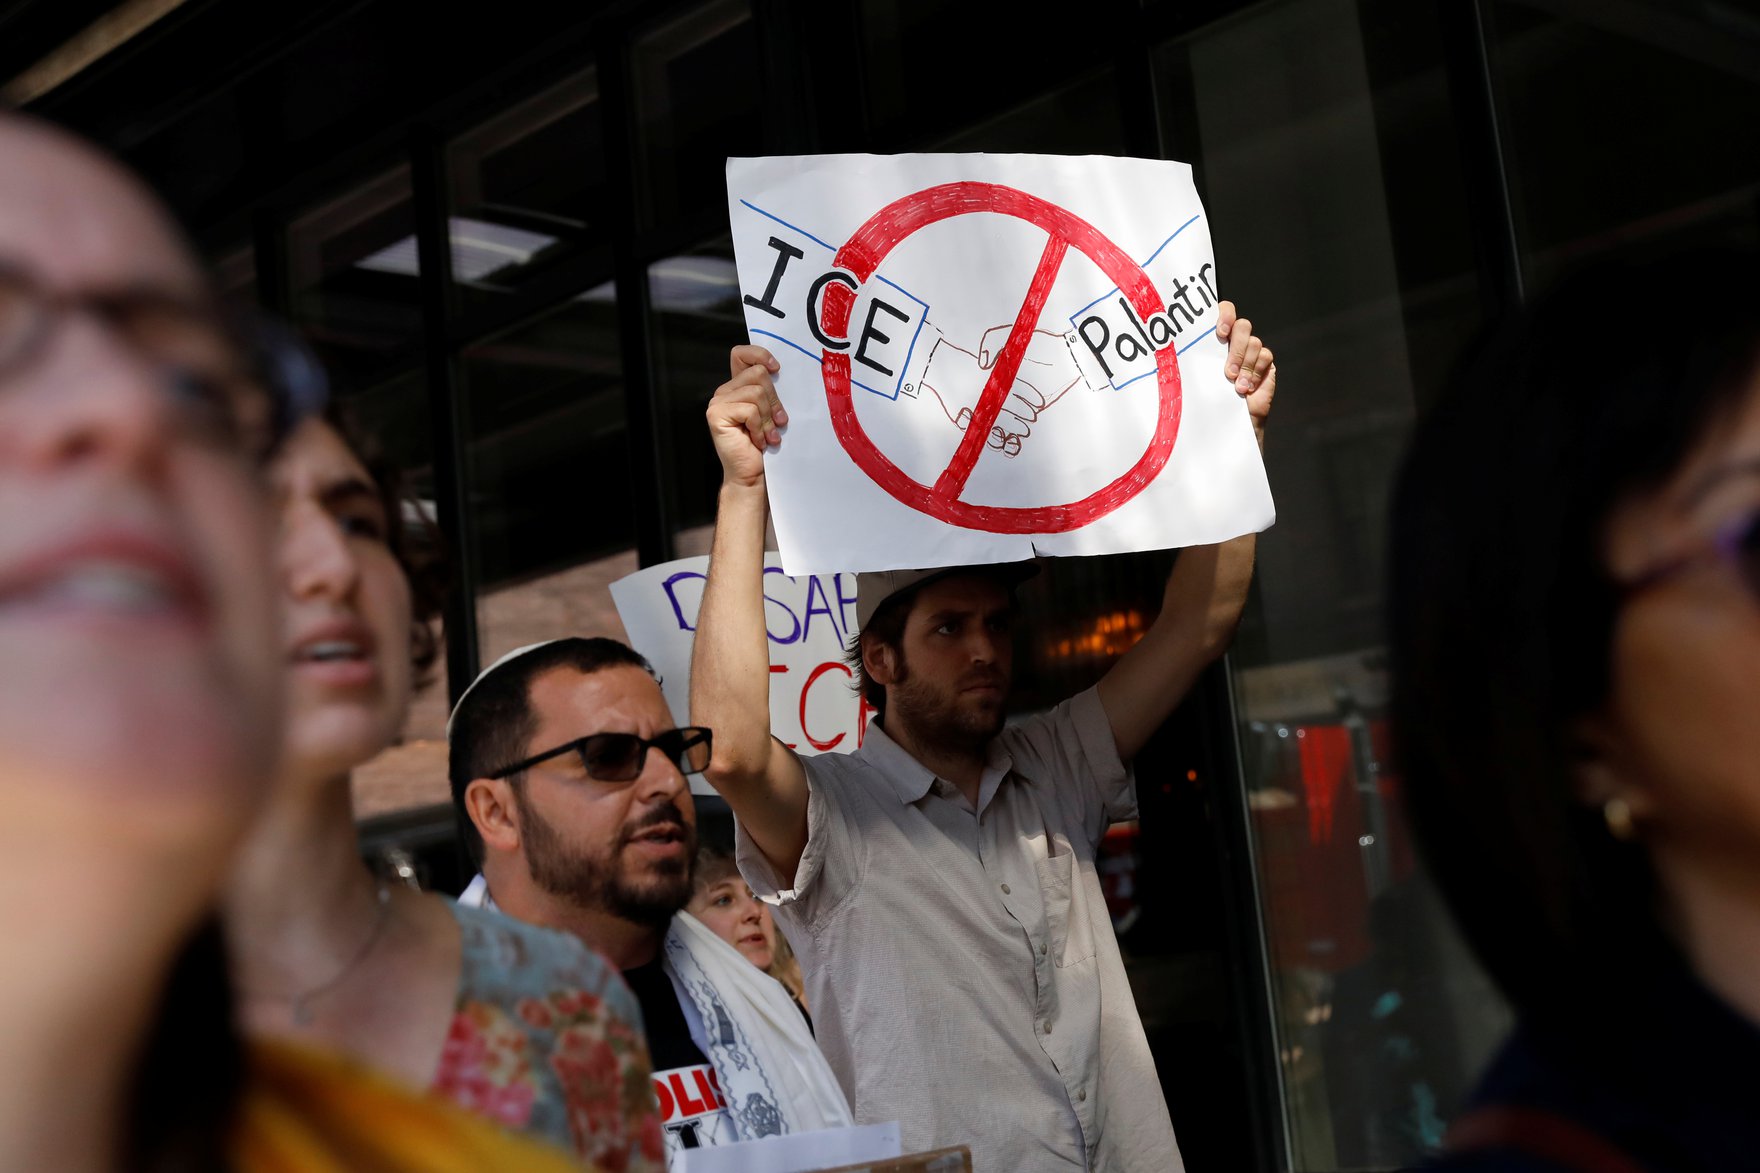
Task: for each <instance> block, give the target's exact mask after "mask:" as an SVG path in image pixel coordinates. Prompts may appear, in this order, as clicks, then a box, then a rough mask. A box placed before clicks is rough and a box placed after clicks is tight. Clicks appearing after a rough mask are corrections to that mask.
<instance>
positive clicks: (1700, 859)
mask: <svg viewBox="0 0 1760 1173" xmlns="http://www.w3.org/2000/svg"><path fill="white" fill-rule="evenodd" d="M1757 275H1760V260H1757V259H1756V257H1755V256H1754V255H1752V254H1747V253H1717V254H1697V255H1693V256H1688V257H1682V258H1677V259H1674V260H1668V261H1662V262H1654V263H1647V264H1603V265H1600V266H1597V267H1595V268H1594V269H1592V270H1588V271H1584V272H1582V273H1579V274H1578V275H1576V276H1575V277H1573V278H1570V279H1568V280H1567V281H1565V282H1564V283H1563V284H1562V285H1561V286H1560V287H1559V288H1558V289H1556V290H1555V291H1554V292H1553V293H1552V294H1550V295H1549V296H1548V297H1546V298H1545V299H1543V300H1542V301H1541V302H1540V303H1539V304H1537V305H1536V306H1535V307H1534V308H1533V309H1532V310H1531V311H1530V312H1528V313H1527V314H1526V315H1525V316H1524V317H1523V319H1522V320H1521V321H1520V322H1519V323H1518V324H1516V325H1515V326H1514V327H1512V328H1511V329H1509V330H1507V331H1505V332H1504V333H1503V334H1502V335H1501V336H1499V337H1498V338H1496V339H1495V340H1494V341H1493V342H1492V343H1491V345H1489V346H1488V347H1487V348H1486V349H1485V350H1484V352H1483V353H1482V354H1481V356H1480V357H1479V359H1478V361H1477V362H1476V363H1475V364H1474V365H1473V366H1472V367H1471V368H1470V369H1469V370H1468V371H1467V373H1466V374H1465V375H1464V376H1463V377H1462V378H1461V379H1460V380H1459V381H1458V382H1457V384H1456V385H1455V386H1454V387H1453V388H1452V390H1451V391H1450V393H1449V394H1448V395H1447V396H1446V398H1445V399H1444V401H1443V402H1441V403H1440V404H1438V405H1437V407H1436V408H1435V409H1434V410H1433V411H1432V412H1431V413H1430V415H1429V417H1428V418H1427V419H1426V420H1425V421H1424V423H1423V425H1422V426H1421V427H1420V429H1419V432H1418V435H1417V436H1416V438H1415V441H1414V444H1413V448H1412V451H1411V454H1410V456H1409V458H1408V460H1407V462H1406V465H1405V468H1404V471H1403V473H1402V475H1401V478H1400V482H1399V485H1398V489H1397V491H1396V494H1395V501H1396V505H1395V510H1394V527H1393V549H1392V553H1391V559H1392V592H1391V608H1392V650H1393V671H1394V702H1393V703H1394V719H1395V728H1396V733H1397V736H1398V740H1399V751H1400V757H1401V763H1402V766H1403V769H1404V771H1405V776H1406V778H1407V780H1408V786H1409V801H1410V806H1411V811H1412V817H1413V822H1414V825H1415V828H1416V830H1417V831H1418V833H1419V835H1420V837H1421V839H1422V841H1423V845H1424V848H1425V851H1426V855H1427V856H1428V859H1429V861H1430V864H1431V867H1432V869H1433V870H1434V873H1435V875H1436V878H1437V880H1438V882H1439V884H1440V885H1441V887H1442V889H1443V891H1444V893H1445V894H1446V895H1447V897H1448V899H1449V901H1450V903H1451V904H1452V906H1453V909H1454V912H1455V914H1456V916H1457V917H1458V918H1459V920H1460V922H1461V925H1462V927H1463V928H1464V929H1465V931H1466V934H1467V937H1468V939H1469V940H1470V941H1471V943H1472V944H1473V946H1474V947H1475V949H1476V950H1477V952H1478V954H1479V956H1480V958H1481V959H1482V960H1483V961H1484V963H1485V965H1486V967H1487V968H1488V969H1489V970H1490V972H1491V974H1492V975H1493V977H1495V978H1496V980H1497V981H1498V983H1499V984H1500V986H1501V987H1502V988H1503V990H1504V992H1505V993H1506V994H1507V995H1508V997H1509V998H1510V1000H1511V1002H1512V1003H1513V1004H1514V1005H1515V1007H1516V1009H1517V1011H1518V1012H1519V1014H1520V1026H1519V1028H1518V1030H1517V1032H1516V1034H1515V1036H1514V1037H1513V1039H1512V1040H1511V1041H1510V1042H1509V1043H1508V1045H1507V1046H1506V1048H1505V1049H1504V1051H1503V1053H1502V1055H1501V1056H1500V1057H1499V1058H1498V1059H1497V1061H1496V1062H1495V1063H1494V1064H1493V1066H1492V1068H1491V1069H1490V1071H1489V1073H1488V1074H1487V1076H1486V1078H1485V1080H1484V1083H1483V1085H1482V1086H1481V1088H1480V1090H1479V1092H1478V1094H1477V1096H1476V1098H1475V1102H1474V1104H1473V1105H1472V1106H1471V1107H1469V1109H1468V1110H1467V1112H1466V1113H1465V1114H1464V1115H1463V1116H1461V1117H1460V1118H1459V1119H1458V1120H1457V1121H1456V1123H1455V1127H1454V1129H1453V1130H1452V1132H1451V1137H1450V1143H1449V1146H1448V1147H1449V1150H1450V1155H1448V1156H1447V1157H1445V1158H1444V1160H1443V1161H1442V1163H1441V1166H1440V1167H1442V1168H1446V1169H1449V1170H1477V1169H1511V1170H1516V1169H1536V1170H1539V1169H1552V1170H1556V1169H1561V1168H1562V1169H1597V1170H1607V1171H1610V1173H1614V1171H1618V1170H1631V1169H1647V1170H1699V1169H1704V1170H1710V1169H1734V1168H1743V1167H1748V1166H1751V1165H1752V1164H1753V1162H1754V1160H1755V1157H1754V1154H1755V1153H1756V1152H1760V1111H1756V1110H1755V1106H1754V1104H1755V1098H1756V1092H1760V1075H1757V1073H1760V1026H1757V1024H1760V279H1757ZM1676 306H1678V307H1679V308H1678V309H1676V308H1674V307H1676ZM1652 310H1655V311H1656V312H1655V313H1652V312H1651V311H1652Z"/></svg>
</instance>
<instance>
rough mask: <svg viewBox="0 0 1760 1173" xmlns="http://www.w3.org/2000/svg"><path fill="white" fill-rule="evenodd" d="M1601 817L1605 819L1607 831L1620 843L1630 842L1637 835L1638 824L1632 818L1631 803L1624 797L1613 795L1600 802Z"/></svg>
mask: <svg viewBox="0 0 1760 1173" xmlns="http://www.w3.org/2000/svg"><path fill="white" fill-rule="evenodd" d="M1601 817H1602V818H1603V819H1605V820H1607V833H1608V834H1609V835H1612V836H1613V837H1614V838H1615V839H1618V840H1619V841H1620V842H1621V843H1630V842H1631V841H1632V840H1634V839H1636V838H1637V837H1638V824H1637V821H1636V820H1635V819H1633V818H1632V805H1631V803H1629V802H1627V801H1626V800H1625V799H1623V798H1620V797H1618V796H1615V797H1613V798H1610V799H1608V800H1607V801H1606V802H1604V803H1602V804H1601Z"/></svg>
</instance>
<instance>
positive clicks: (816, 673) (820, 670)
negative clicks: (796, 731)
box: [801, 660, 849, 753]
mask: <svg viewBox="0 0 1760 1173" xmlns="http://www.w3.org/2000/svg"><path fill="white" fill-rule="evenodd" d="M833 668H835V669H837V670H838V671H839V672H842V673H843V674H844V676H845V677H846V678H847V677H848V676H849V667H848V665H845V664H840V663H838V662H837V661H836V660H827V661H825V662H824V663H823V664H821V665H819V666H818V667H817V668H815V669H813V671H812V674H811V675H809V676H808V677H807V683H806V685H805V686H804V687H803V688H802V689H801V732H802V733H805V734H806V735H807V740H808V741H809V742H811V743H812V746H813V748H814V749H816V750H818V751H819V752H820V753H825V752H827V751H829V750H833V749H836V748H837V743H838V742H840V741H842V740H843V734H841V733H839V734H838V735H837V736H836V737H833V738H832V739H831V740H830V741H820V740H819V739H818V738H817V737H814V736H813V733H812V731H811V730H810V729H808V728H807V694H808V693H810V692H812V691H813V682H814V681H816V680H818V679H819V677H821V676H823V675H825V673H827V672H829V671H831V670H832V669H833Z"/></svg>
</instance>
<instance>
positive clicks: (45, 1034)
mask: <svg viewBox="0 0 1760 1173" xmlns="http://www.w3.org/2000/svg"><path fill="white" fill-rule="evenodd" d="M267 355H268V351H266V350H261V351H260V350H258V349H257V348H255V347H251V346H248V345H247V344H246V342H245V340H244V339H242V338H241V337H240V336H239V335H238V334H237V333H236V332H234V331H233V330H231V329H229V328H228V326H227V324H226V322H225V321H224V319H223V317H222V315H221V314H220V313H219V312H218V311H217V309H216V307H215V305H214V302H213V299H212V297H211V295H210V292H209V290H208V287H207V285H206V282H205V281H204V280H203V278H202V276H201V273H200V270H199V269H198V267H197V266H196V264H195V262H194V260H193V258H192V256H191V254H190V252H189V250H188V248H187V246H185V244H184V243H183V242H182V240H181V239H180V238H179V237H178V235H177V232H176V231H175V229H174V228H173V227H172V226H171V223H170V221H169V219H168V218H167V217H166V215H165V214H164V212H163V211H162V210H161V209H160V208H159V206H158V204H157V203H156V202H155V201H154V200H153V199H152V197H151V196H149V195H148V194H147V193H146V192H145V191H144V190H143V189H142V188H141V187H140V185H139V184H138V183H136V182H135V181H134V180H133V179H132V178H131V177H129V176H128V175H127V174H125V173H124V172H123V171H122V170H121V169H120V168H118V167H117V166H116V165H115V164H113V163H111V162H110V161H109V160H107V159H105V158H103V157H102V156H100V155H99V154H97V153H96V152H95V151H93V150H92V149H90V148H89V147H86V146H84V145H83V144H81V143H79V142H77V141H76V140H74V139H72V138H71V137H69V136H67V135H64V134H61V133H58V132H56V131H53V130H50V129H48V128H47V127H45V126H43V125H41V124H38V123H34V122H30V121H27V120H25V119H21V118H17V117H13V116H9V115H4V114H0V664H4V665H5V669H6V670H5V672H4V673H0V798H3V799H4V803H5V807H6V812H7V818H6V820H5V822H4V825H3V826H0V881H3V882H4V884H5V886H6V888H7V890H8V892H9V893H10V896H9V898H8V899H7V900H6V901H4V902H3V903H0V938H3V939H4V940H5V942H6V950H7V952H6V965H5V966H3V967H0V1055H4V1056H5V1062H6V1070H5V1074H4V1075H3V1076H0V1169H8V1170H13V1169H17V1170H54V1171H55V1173H99V1171H104V1173H108V1171H111V1170H116V1169H119V1168H120V1169H140V1170H158V1169H164V1170H177V1171H178V1173H184V1171H206V1170H216V1169H221V1168H230V1169H239V1170H245V1171H247V1173H252V1171H256V1170H270V1169H274V1170H285V1169H300V1170H314V1171H316V1170H341V1169H366V1168H372V1169H378V1170H385V1171H388V1173H390V1171H397V1173H415V1171H418V1170H423V1171H430V1173H438V1171H442V1170H447V1171H452V1170H457V1171H462V1170H465V1169H471V1168H485V1167H492V1166H496V1165H499V1167H508V1166H509V1165H510V1164H512V1163H518V1165H519V1167H522V1168H528V1169H533V1170H540V1169H552V1168H560V1167H562V1165H561V1158H560V1157H552V1156H550V1154H549V1153H548V1152H546V1151H544V1150H540V1149H538V1148H536V1147H534V1146H529V1145H527V1144H525V1143H523V1142H517V1141H516V1140H515V1139H514V1138H510V1137H507V1136H505V1135H504V1134H502V1133H500V1132H499V1131H498V1130H495V1129H492V1128H490V1127H489V1126H486V1125H484V1124H482V1123H480V1122H479V1121H477V1120H476V1119H475V1118H473V1117H470V1116H467V1115H465V1114H463V1113H461V1112H457V1111H455V1110H452V1109H450V1108H449V1107H447V1106H445V1105H438V1104H432V1103H429V1102H426V1101H422V1100H418V1099H416V1098H414V1097H412V1096H409V1095H407V1094H405V1093H404V1092H402V1091H400V1090H398V1089H396V1088H394V1087H392V1086H391V1085H389V1084H386V1083H382V1082H380V1081H379V1080H377V1079H375V1078H374V1077H372V1076H369V1075H366V1074H364V1073H362V1072H360V1071H359V1070H357V1069H355V1068H354V1067H353V1066H351V1065H348V1064H344V1063H341V1062H338V1061H336V1060H334V1059H332V1058H329V1057H327V1056H324V1055H321V1054H317V1053H311V1052H307V1051H304V1050H303V1049H296V1048H289V1047H285V1046H272V1045H271V1046H252V1047H249V1048H246V1047H244V1046H241V1044H240V1042H239V1040H238V1038H237V1036H236V1035H235V1034H234V1032H233V1028H232V1022H231V1009H232V1007H231V1002H230V999H229V996H228V986H227V981H226V971H225V960H224V953H223V949H222V946H221V943H220V937H219V934H218V932H217V930H215V929H214V927H213V923H212V919H211V914H212V910H213V907H214V902H215V898H216V895H217V892H218V890H219V887H220V885H221V883H222V881H223V879H224V877H225V875H226V871H227V867H228V865H229V864H230V862H231V860H232V856H233V854H234V850H235V848H236V847H237V845H238V843H239V841H240V839H241V837H242V835H243V833H244V830H245V827H246V824H247V822H248V820H249V819H250V817H251V815H252V814H253V812H254V811H255V809H256V807H257V805H258V803H259V801H260V799H261V798H262V795H263V791H264V786H263V785H262V783H263V782H264V781H266V780H267V778H268V777H269V775H270V773H271V770H272V764H273V760H274V757H275V754H276V751H277V748H278V746H279V744H280V733H281V695H280V694H281V677H282V665H281V657H280V655H279V653H278V648H279V642H280V628H279V618H278V616H277V614H276V609H275V606H274V600H275V593H274V583H273V581H272V573H271V571H270V567H271V566H272V564H273V562H272V559H271V557H270V528H271V527H270V521H269V517H268V513H267V509H266V508H265V501H264V497H263V494H262V491H261V485H262V482H261V468H262V461H263V459H264V457H265V456H266V454H267V453H268V452H269V451H270V450H271V449H272V447H273V446H274V443H275V441H276V440H277V439H278V438H279V437H280V436H281V435H284V434H285V431H286V428H287V426H288V425H289V424H290V422H291V421H292V420H294V419H296V418H297V417H298V415H299V414H300V412H301V411H302V410H309V409H310V408H311V407H312V406H313V403H312V401H311V400H312V396H310V395H302V394H301V393H300V392H301V389H302V388H303V389H305V390H306V391H310V390H311V389H312V384H310V383H302V382H300V381H297V380H291V379H280V378H276V377H274V376H273V375H272V374H271V368H272V367H274V365H275V364H272V363H260V362H257V361H253V360H254V359H256V358H258V357H265V356H267ZM283 357H287V356H286V354H285V352H284V353H283ZM283 369H285V368H283Z"/></svg>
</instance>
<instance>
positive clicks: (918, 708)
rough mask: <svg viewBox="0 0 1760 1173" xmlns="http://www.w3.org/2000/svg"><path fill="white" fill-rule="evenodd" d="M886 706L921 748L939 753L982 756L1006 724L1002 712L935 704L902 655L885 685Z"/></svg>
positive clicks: (1004, 713) (929, 692)
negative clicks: (891, 679)
mask: <svg viewBox="0 0 1760 1173" xmlns="http://www.w3.org/2000/svg"><path fill="white" fill-rule="evenodd" d="M886 691H887V696H886V708H887V710H888V712H889V713H890V712H896V713H897V714H898V719H899V721H901V722H902V723H903V724H906V725H908V726H910V730H911V735H912V736H913V737H914V738H915V739H916V740H917V742H918V743H919V744H920V745H922V746H923V748H925V749H934V750H937V751H940V752H943V753H956V754H972V753H976V754H979V755H982V754H984V753H986V752H988V750H989V746H990V742H991V741H992V740H993V739H994V738H995V737H996V735H997V734H998V733H1001V732H1002V727H1003V725H1004V724H1005V723H1006V712H1005V710H1004V709H1003V708H1001V707H998V709H997V710H996V712H995V714H994V715H985V714H982V713H977V712H973V711H972V710H970V709H962V708H958V707H951V706H944V705H942V704H939V703H937V701H938V698H936V696H935V694H934V692H933V690H932V689H931V688H929V687H926V686H924V685H922V684H920V683H919V682H918V681H916V680H914V679H913V677H912V674H911V671H910V669H909V667H908V666H907V665H906V664H905V662H904V656H903V654H902V652H901V654H900V655H899V657H898V679H897V680H895V681H894V682H893V683H892V684H890V685H888V686H887V689H886Z"/></svg>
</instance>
